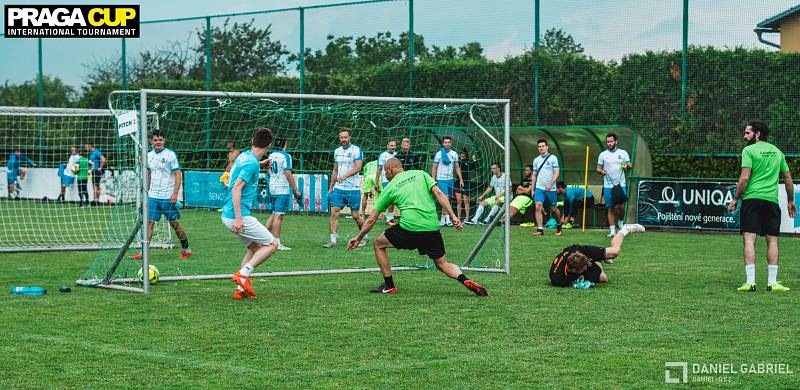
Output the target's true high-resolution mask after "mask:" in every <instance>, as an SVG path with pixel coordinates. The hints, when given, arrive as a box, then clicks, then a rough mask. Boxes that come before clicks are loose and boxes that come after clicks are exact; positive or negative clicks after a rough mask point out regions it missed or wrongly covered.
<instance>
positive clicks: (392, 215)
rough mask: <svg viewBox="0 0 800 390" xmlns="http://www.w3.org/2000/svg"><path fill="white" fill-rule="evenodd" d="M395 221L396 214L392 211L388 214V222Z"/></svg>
mask: <svg viewBox="0 0 800 390" xmlns="http://www.w3.org/2000/svg"><path fill="white" fill-rule="evenodd" d="M393 219H394V212H392V211H390V212H388V213H386V220H387V221H391V220H393Z"/></svg>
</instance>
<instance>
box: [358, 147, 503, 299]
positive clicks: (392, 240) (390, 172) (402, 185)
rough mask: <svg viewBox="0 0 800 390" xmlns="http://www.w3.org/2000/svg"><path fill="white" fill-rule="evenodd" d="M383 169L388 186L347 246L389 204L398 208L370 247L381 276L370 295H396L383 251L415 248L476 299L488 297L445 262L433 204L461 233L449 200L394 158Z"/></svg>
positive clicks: (433, 183) (426, 177) (424, 175)
mask: <svg viewBox="0 0 800 390" xmlns="http://www.w3.org/2000/svg"><path fill="white" fill-rule="evenodd" d="M383 169H384V171H385V172H386V179H388V180H389V185H387V186H386V188H384V189H383V191H382V192H381V195H380V197H378V200H377V201H376V203H375V209H374V210H373V211H372V214H370V216H369V218H367V220H366V222H364V226H362V227H361V231H360V232H359V233H358V235H357V236H356V237H355V238H353V239H351V240H350V242H348V243H347V248H348V249H354V248H357V247H358V244H359V243H360V242H361V239H362V238H363V237H364V236H366V234H367V233H368V232H369V231H370V229H372V226H373V225H375V221H377V219H378V216H379V215H380V214H381V213H382V212H384V211H386V209H387V208H388V207H389V206H390V205H394V206H395V207H397V208H398V209H400V212H401V213H402V215H403V218H401V219H400V224H399V225H395V226H392V227H390V228H388V229H386V231H384V232H383V233H382V234H381V235H380V236H379V237H378V238H377V239H376V240H375V242H374V244H373V247H374V249H375V258H376V260H377V261H378V266H379V267H380V268H381V273H383V280H384V283H382V284H381V285H380V286H378V287H376V288H375V289H373V290H372V292H374V293H381V294H397V288H395V286H394V281H393V280H392V265H391V263H390V262H389V254H388V253H387V252H386V249H387V248H397V249H405V250H412V249H416V250H417V251H418V252H419V254H420V255H427V256H428V257H430V258H431V259H432V260H433V262H434V264H436V268H437V269H438V270H439V271H442V272H443V273H444V274H445V275H447V276H448V277H450V278H452V279H456V280H458V282H459V283H461V284H463V285H464V287H466V288H468V289H469V290H470V291H472V292H474V293H475V294H477V295H479V296H487V295H489V293H487V292H486V289H485V288H483V286H481V285H480V284H478V283H476V282H474V281H472V280H470V279H467V278H466V277H465V276H464V274H463V273H462V272H461V269H459V268H458V266H457V265H455V264H452V263H448V262H447V258H446V257H445V250H444V241H443V240H442V234H441V232H440V231H439V219H438V215H437V213H436V203H439V205H440V206H441V207H442V210H443V211H444V212H445V213H447V214H448V215H450V219H451V220H452V221H453V226H455V228H456V229H457V230H458V231H461V230H462V229H463V228H464V226H463V225H462V224H461V220H459V219H458V217H457V216H456V214H455V212H453V208H452V207H450V200H449V199H448V198H447V196H446V195H445V194H444V193H443V192H442V190H440V189H439V186H438V185H437V184H436V180H433V178H432V177H431V176H430V175H428V174H427V173H425V172H423V171H416V170H413V171H403V164H402V163H401V162H400V160H399V159H397V158H396V157H392V158H390V159H389V160H387V161H386V163H385V164H384V166H383ZM434 200H435V202H434Z"/></svg>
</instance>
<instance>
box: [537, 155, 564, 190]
mask: <svg viewBox="0 0 800 390" xmlns="http://www.w3.org/2000/svg"><path fill="white" fill-rule="evenodd" d="M547 156H550V158H547ZM545 159H547V161H546V162H544V161H545ZM542 162H544V165H542ZM532 165H533V173H535V174H536V188H538V189H540V190H544V189H546V188H547V186H549V185H550V183H552V182H553V176H555V174H556V169H559V166H558V157H556V156H555V155H553V154H550V153H547V154H546V155H544V156H542V155H539V156H538V157H536V158H535V159H533V164H532ZM540 165H541V168H539V166H540ZM537 169H538V170H539V172H538V173H537V172H536V170H537ZM550 190H551V191H555V190H556V185H555V183H553V186H552V188H550Z"/></svg>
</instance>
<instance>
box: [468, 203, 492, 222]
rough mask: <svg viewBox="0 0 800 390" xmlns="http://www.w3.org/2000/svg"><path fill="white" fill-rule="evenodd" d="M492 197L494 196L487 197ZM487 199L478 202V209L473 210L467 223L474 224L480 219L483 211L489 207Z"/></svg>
mask: <svg viewBox="0 0 800 390" xmlns="http://www.w3.org/2000/svg"><path fill="white" fill-rule="evenodd" d="M493 198H494V197H491V198H489V199H493ZM489 199H486V200H482V201H480V203H478V209H477V210H475V215H473V216H472V219H471V220H470V221H469V225H475V224H477V223H478V221H480V220H481V216H482V215H483V212H484V211H486V208H487V207H489Z"/></svg>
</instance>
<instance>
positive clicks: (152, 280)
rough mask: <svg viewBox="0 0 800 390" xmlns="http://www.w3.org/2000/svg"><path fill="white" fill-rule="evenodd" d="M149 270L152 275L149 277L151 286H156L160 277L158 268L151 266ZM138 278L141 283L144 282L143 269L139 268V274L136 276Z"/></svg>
mask: <svg viewBox="0 0 800 390" xmlns="http://www.w3.org/2000/svg"><path fill="white" fill-rule="evenodd" d="M148 268H149V269H150V275H149V276H148V279H150V284H156V283H157V282H158V277H159V275H160V273H159V272H158V268H156V266H154V265H152V264H150V266H149V267H148ZM136 277H137V278H138V279H139V281H142V280H143V279H142V269H141V268H139V272H138V273H137V274H136Z"/></svg>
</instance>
